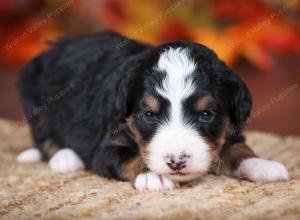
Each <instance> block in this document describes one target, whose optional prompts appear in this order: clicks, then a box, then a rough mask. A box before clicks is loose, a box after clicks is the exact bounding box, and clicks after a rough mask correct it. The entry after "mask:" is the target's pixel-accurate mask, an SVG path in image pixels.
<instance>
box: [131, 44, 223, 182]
mask: <svg viewBox="0 0 300 220" xmlns="http://www.w3.org/2000/svg"><path fill="white" fill-rule="evenodd" d="M198 59H199V58H198ZM209 62H213V61H209ZM206 63H207V60H197V58H196V56H194V57H193V53H192V52H191V51H190V50H189V49H188V48H181V47H178V48H174V47H170V48H168V49H165V50H162V52H160V53H159V55H158V58H157V59H156V61H155V64H154V65H152V66H151V67H149V68H148V69H145V71H146V72H147V74H146V75H147V77H145V80H144V82H142V83H143V88H144V89H143V94H142V95H141V96H140V98H139V99H138V100H137V103H136V107H135V108H134V112H133V114H131V116H130V117H129V125H130V128H131V131H132V132H133V133H134V136H135V139H136V142H137V143H138V144H139V146H140V152H141V155H142V157H143V159H144V161H145V163H146V164H147V167H148V168H149V169H150V170H151V171H153V172H155V173H157V174H161V175H165V176H168V177H169V178H171V179H173V180H174V181H180V182H185V181H190V180H192V179H195V178H198V177H201V176H202V175H203V174H204V173H205V172H206V171H207V170H208V169H209V167H210V165H211V164H212V162H213V161H214V160H215V159H216V157H217V152H216V151H217V148H218V146H220V145H222V144H223V143H224V139H225V134H226V128H227V125H228V122H229V114H228V111H229V110H228V106H227V104H226V101H225V100H226V98H227V97H225V96H226V94H225V91H222V88H221V85H220V83H221V82H220V80H219V79H217V78H216V75H215V74H211V73H209V72H207V71H215V70H213V69H211V70H209V69H210V67H209V65H208V64H206Z"/></svg>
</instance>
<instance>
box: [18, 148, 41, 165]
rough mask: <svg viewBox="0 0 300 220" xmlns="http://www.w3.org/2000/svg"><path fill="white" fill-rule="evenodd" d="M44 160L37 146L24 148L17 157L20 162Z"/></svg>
mask: <svg viewBox="0 0 300 220" xmlns="http://www.w3.org/2000/svg"><path fill="white" fill-rule="evenodd" d="M41 160H42V154H41V152H40V151H39V149H37V148H30V149H27V150H24V151H23V152H22V153H20V154H19V156H18V157H17V161H18V162H20V163H35V162H39V161H41Z"/></svg>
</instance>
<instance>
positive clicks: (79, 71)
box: [18, 32, 288, 191]
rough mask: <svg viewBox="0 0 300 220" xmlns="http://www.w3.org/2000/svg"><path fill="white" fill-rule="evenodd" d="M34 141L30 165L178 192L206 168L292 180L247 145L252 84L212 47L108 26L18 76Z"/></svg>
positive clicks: (60, 47)
mask: <svg viewBox="0 0 300 220" xmlns="http://www.w3.org/2000/svg"><path fill="white" fill-rule="evenodd" d="M18 86H19V89H20V93H21V100H22V103H23V106H24V110H25V115H26V118H27V120H28V122H29V124H30V125H31V131H32V136H33V140H34V142H35V146H34V148H31V149H29V150H26V151H24V152H23V153H21V154H20V155H19V156H18V161H20V162H36V161H39V160H41V159H45V160H49V162H48V164H49V166H50V168H51V169H53V170H55V171H58V172H72V171H77V170H80V169H84V168H86V169H90V170H92V171H94V172H96V173H98V174H99V175H100V176H103V177H107V178H114V179H117V180H124V181H131V182H132V183H133V185H134V187H135V188H136V189H138V190H149V191H159V190H170V189H174V188H175V187H176V186H177V185H178V184H179V183H182V182H189V181H192V180H194V179H197V178H200V177H202V176H203V175H205V174H206V173H208V172H209V173H214V174H218V175H219V174H226V175H229V176H233V177H236V178H243V179H247V180H250V181H283V180H288V172H287V170H286V168H285V167H284V166H283V165H282V164H280V163H278V162H275V161H270V160H264V159H260V158H259V157H258V156H257V155H256V154H255V153H254V152H253V151H252V150H251V149H250V148H249V147H248V146H247V145H246V144H245V139H244V137H243V134H242V128H243V125H244V124H245V123H246V122H247V119H248V117H249V115H250V111H251V104H252V100H251V95H250V93H249V90H248V89H247V87H246V85H245V84H244V83H243V82H242V81H241V79H240V78H239V77H238V76H237V75H235V74H234V73H233V72H232V71H231V70H230V69H229V68H228V67H227V66H226V65H225V64H224V63H223V62H222V61H220V60H219V59H218V57H217V56H216V54H215V53H214V52H213V51H212V50H210V49H208V48H207V47H205V46H203V45H200V44H196V43H192V42H186V41H176V42H172V43H168V44H164V45H162V46H159V47H152V46H149V45H146V44H143V43H139V42H136V41H133V40H130V39H127V38H125V37H123V36H121V35H119V34H117V33H112V32H105V33H100V34H95V35H92V36H87V37H78V38H72V39H65V40H60V41H58V42H55V43H53V44H52V49H50V50H49V51H47V52H45V53H42V54H41V55H39V56H38V57H36V58H35V59H33V60H32V61H31V62H30V63H29V64H28V65H26V66H25V67H24V69H23V70H22V71H21V77H20V80H19V83H18Z"/></svg>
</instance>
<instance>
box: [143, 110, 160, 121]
mask: <svg viewBox="0 0 300 220" xmlns="http://www.w3.org/2000/svg"><path fill="white" fill-rule="evenodd" d="M143 118H144V120H145V121H146V122H151V123H153V122H155V121H156V119H157V113H155V112H152V111H145V112H144V113H143Z"/></svg>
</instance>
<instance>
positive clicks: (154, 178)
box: [134, 172, 176, 191]
mask: <svg viewBox="0 0 300 220" xmlns="http://www.w3.org/2000/svg"><path fill="white" fill-rule="evenodd" d="M134 187H135V188H136V189H137V190H139V191H143V190H149V191H162V190H171V189H175V188H176V184H175V183H174V182H173V181H171V180H170V179H168V178H167V177H165V176H161V175H157V174H155V173H153V172H147V173H141V174H139V175H138V176H137V177H136V178H135V182H134Z"/></svg>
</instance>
